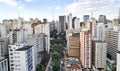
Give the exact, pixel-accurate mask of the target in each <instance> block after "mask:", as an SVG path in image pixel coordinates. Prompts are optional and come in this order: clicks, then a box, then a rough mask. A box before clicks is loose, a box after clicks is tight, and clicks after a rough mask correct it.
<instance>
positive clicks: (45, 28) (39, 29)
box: [35, 23, 50, 53]
mask: <svg viewBox="0 0 120 71" xmlns="http://www.w3.org/2000/svg"><path fill="white" fill-rule="evenodd" d="M41 33H42V34H45V35H46V42H47V45H46V47H47V51H48V53H49V50H50V25H49V23H46V24H39V25H37V26H35V34H41Z"/></svg>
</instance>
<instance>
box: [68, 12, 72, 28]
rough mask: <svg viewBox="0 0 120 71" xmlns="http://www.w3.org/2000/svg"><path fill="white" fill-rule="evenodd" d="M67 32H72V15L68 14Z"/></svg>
mask: <svg viewBox="0 0 120 71" xmlns="http://www.w3.org/2000/svg"><path fill="white" fill-rule="evenodd" d="M67 24H68V30H72V29H73V27H72V14H71V13H70V14H69V15H68V17H67Z"/></svg>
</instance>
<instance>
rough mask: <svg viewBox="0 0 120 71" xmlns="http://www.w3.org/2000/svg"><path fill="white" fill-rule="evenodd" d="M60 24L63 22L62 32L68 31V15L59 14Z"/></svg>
mask: <svg viewBox="0 0 120 71" xmlns="http://www.w3.org/2000/svg"><path fill="white" fill-rule="evenodd" d="M59 24H61V25H60V26H61V32H65V31H66V16H59Z"/></svg>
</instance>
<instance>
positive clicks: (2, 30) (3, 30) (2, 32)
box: [0, 24, 7, 37]
mask: <svg viewBox="0 0 120 71" xmlns="http://www.w3.org/2000/svg"><path fill="white" fill-rule="evenodd" d="M6 36H7V26H6V25H4V24H0V37H6Z"/></svg>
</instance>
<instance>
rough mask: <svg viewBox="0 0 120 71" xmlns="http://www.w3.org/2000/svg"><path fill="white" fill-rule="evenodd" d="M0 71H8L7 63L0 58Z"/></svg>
mask: <svg viewBox="0 0 120 71" xmlns="http://www.w3.org/2000/svg"><path fill="white" fill-rule="evenodd" d="M0 71H8V61H7V59H5V58H4V57H0Z"/></svg>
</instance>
